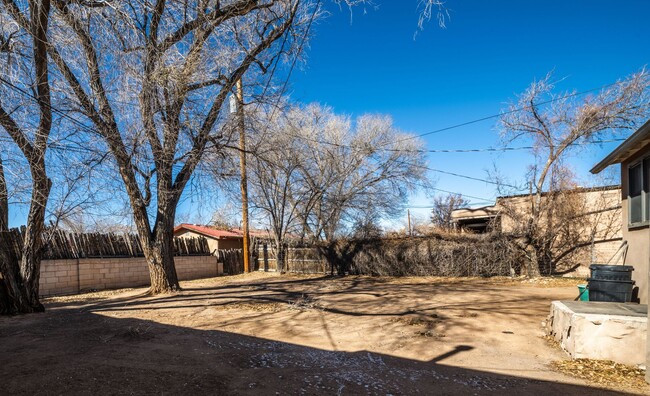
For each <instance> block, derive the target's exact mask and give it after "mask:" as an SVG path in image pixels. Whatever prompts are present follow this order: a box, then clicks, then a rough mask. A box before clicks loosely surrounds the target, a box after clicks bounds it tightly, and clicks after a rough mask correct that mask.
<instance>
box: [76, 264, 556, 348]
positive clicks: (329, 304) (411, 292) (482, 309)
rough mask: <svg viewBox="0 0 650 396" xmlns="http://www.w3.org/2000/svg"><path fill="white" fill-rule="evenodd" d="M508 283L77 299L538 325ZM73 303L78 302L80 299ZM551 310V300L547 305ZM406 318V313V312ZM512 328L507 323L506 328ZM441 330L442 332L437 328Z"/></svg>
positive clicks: (222, 289) (350, 280)
mask: <svg viewBox="0 0 650 396" xmlns="http://www.w3.org/2000/svg"><path fill="white" fill-rule="evenodd" d="M477 290H478V291H479V294H480V299H476V298H474V299H471V300H468V299H458V298H456V299H453V298H450V296H453V295H459V296H463V295H468V296H469V295H471V293H474V294H476V293H477ZM508 291H509V289H508V286H507V285H506V286H504V285H496V286H495V285H490V284H487V283H484V284H481V282H480V281H479V282H478V285H477V281H476V280H472V281H471V282H470V281H467V282H465V281H462V282H458V281H454V282H438V283H433V284H427V283H421V282H419V283H418V282H412V283H411V282H405V283H389V282H386V281H385V280H384V279H381V278H359V277H344V278H341V277H330V276H326V277H318V278H308V279H298V280H295V279H290V280H286V279H282V278H273V279H272V280H271V281H267V282H257V281H256V282H249V283H239V284H228V285H222V286H218V287H206V288H196V287H194V288H185V289H184V290H183V291H182V292H180V293H176V294H171V295H163V296H154V297H142V296H131V297H126V298H120V297H117V298H113V299H110V300H108V301H100V302H94V303H79V304H76V305H77V306H78V307H80V309H82V310H87V311H90V312H104V313H109V312H127V311H139V310H142V309H146V310H151V311H156V310H159V311H166V312H170V313H173V311H174V310H178V309H195V310H205V309H229V308H231V307H236V306H241V304H249V305H250V304H257V305H258V308H261V309H259V310H258V311H257V312H255V311H252V312H251V313H250V315H249V316H246V317H245V318H242V319H241V320H237V319H233V320H231V321H230V324H233V325H235V324H241V325H246V326H248V328H249V330H250V331H255V330H256V327H257V328H259V329H262V328H264V327H265V326H269V325H268V323H267V321H266V318H267V317H268V316H269V312H268V311H267V310H265V309H264V307H265V305H266V306H267V307H268V306H270V305H271V304H277V305H281V306H282V307H284V308H287V307H288V308H302V307H303V306H305V305H310V306H307V308H311V309H313V310H315V311H318V312H319V313H322V314H333V315H343V316H347V317H357V318H362V317H368V318H372V317H376V318H385V321H395V320H401V321H402V322H404V323H407V324H422V325H423V326H425V327H427V328H426V329H423V330H422V332H421V333H422V334H423V335H427V334H433V333H431V332H430V331H431V330H434V329H435V331H436V334H444V333H446V331H447V330H449V329H451V328H464V329H466V330H468V331H483V330H484V329H483V328H482V323H481V321H480V320H468V317H469V318H471V317H479V316H482V315H489V316H490V317H491V318H492V319H499V318H502V319H503V320H504V321H506V320H508V318H510V317H514V316H516V318H517V320H518V321H519V322H523V323H529V324H530V325H531V326H539V320H540V316H542V317H543V315H545V313H540V312H539V310H537V311H536V310H534V309H531V304H530V302H531V297H530V296H527V295H523V296H522V295H518V296H509V297H504V296H508ZM422 295H426V296H427V297H428V298H427V301H426V302H413V303H412V304H411V306H409V305H408V304H405V301H408V300H409V299H411V298H412V299H414V300H415V298H418V297H420V296H422ZM73 305H74V304H73ZM544 309H545V310H547V309H548V308H547V307H545V308H544ZM304 311H305V310H303V309H297V310H294V311H293V315H290V317H288V318H285V320H284V322H283V323H281V324H277V323H276V324H274V325H275V326H278V325H282V326H284V327H285V328H286V329H287V330H291V329H292V328H294V327H296V328H298V327H300V323H299V322H300V320H302V319H301V318H299V317H300V316H301V315H302V314H303V313H304ZM400 318H401V319H400ZM504 330H507V329H504ZM434 335H435V334H434Z"/></svg>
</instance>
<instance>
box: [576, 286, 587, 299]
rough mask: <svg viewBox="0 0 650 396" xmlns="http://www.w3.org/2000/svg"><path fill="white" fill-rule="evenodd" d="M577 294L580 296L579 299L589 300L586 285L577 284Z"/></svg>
mask: <svg viewBox="0 0 650 396" xmlns="http://www.w3.org/2000/svg"><path fill="white" fill-rule="evenodd" d="M578 292H579V293H580V294H578V296H579V297H580V301H589V289H587V285H578Z"/></svg>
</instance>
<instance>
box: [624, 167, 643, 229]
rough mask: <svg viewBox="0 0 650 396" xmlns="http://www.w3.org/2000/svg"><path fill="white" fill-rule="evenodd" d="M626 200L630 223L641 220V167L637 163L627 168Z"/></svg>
mask: <svg viewBox="0 0 650 396" xmlns="http://www.w3.org/2000/svg"><path fill="white" fill-rule="evenodd" d="M628 172H629V174H628V176H629V187H628V201H629V205H630V206H629V208H630V224H634V223H641V222H643V167H642V164H637V165H634V166H631V167H630V168H629V171H628Z"/></svg>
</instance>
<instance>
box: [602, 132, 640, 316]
mask: <svg viewBox="0 0 650 396" xmlns="http://www.w3.org/2000/svg"><path fill="white" fill-rule="evenodd" d="M613 164H621V199H622V207H623V210H622V223H623V239H624V240H626V241H627V243H628V251H627V258H626V261H625V263H626V264H628V265H632V266H634V271H633V272H632V279H633V280H634V281H636V286H638V287H639V299H640V300H641V303H643V304H647V303H648V264H649V263H650V228H649V226H650V120H649V121H648V122H646V123H645V124H644V125H643V126H642V127H641V128H639V130H638V131H636V132H635V133H634V134H632V135H631V136H630V137H629V138H628V139H627V140H625V141H624V142H623V143H622V144H621V145H620V146H618V147H617V148H616V149H615V150H614V151H612V152H611V153H610V154H609V155H608V156H607V157H605V159H603V160H602V161H600V162H599V163H598V164H597V165H596V166H594V167H593V169H591V172H592V173H599V172H600V171H602V170H603V169H605V168H606V167H608V166H610V165H613Z"/></svg>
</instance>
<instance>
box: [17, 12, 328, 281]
mask: <svg viewBox="0 0 650 396" xmlns="http://www.w3.org/2000/svg"><path fill="white" fill-rule="evenodd" d="M4 4H5V6H6V8H7V10H8V11H9V12H10V13H11V15H12V16H13V18H14V20H15V21H16V22H17V23H18V24H19V25H20V26H21V27H22V28H23V29H25V30H27V31H31V30H29V27H30V26H29V20H28V19H27V18H26V17H24V15H23V13H22V10H23V8H24V7H23V6H22V5H21V4H19V3H18V2H16V1H10V0H4ZM52 4H53V11H54V13H53V16H52V22H53V23H52V29H51V30H52V32H51V35H52V36H53V37H55V39H53V40H51V41H49V42H48V41H45V40H43V41H42V43H43V45H44V47H43V49H44V50H46V51H47V53H48V54H49V56H50V58H51V59H52V62H53V63H54V65H56V68H57V69H58V70H59V72H60V73H61V75H62V76H63V80H64V81H65V83H66V84H67V86H68V88H69V98H70V102H71V103H70V107H73V108H75V109H76V111H77V112H78V113H79V114H82V115H83V116H85V117H86V118H87V119H88V120H89V121H90V122H91V123H92V125H93V127H94V129H95V130H96V133H97V134H99V135H100V136H101V137H102V138H103V139H104V141H105V142H106V145H107V146H108V149H109V151H110V153H111V155H112V157H113V160H114V162H115V164H116V165H117V168H118V169H119V173H120V176H121V179H122V182H123V184H124V187H125V189H126V192H127V195H128V198H129V201H130V206H131V210H132V213H133V218H134V221H135V225H136V229H137V231H138V234H139V236H140V238H141V242H142V245H143V249H144V253H145V257H146V258H147V262H148V265H149V271H150V275H151V288H150V292H151V293H158V292H163V291H169V290H176V289H178V287H179V286H178V278H177V275H176V270H175V267H174V261H173V251H172V248H173V247H172V246H173V245H172V239H173V225H174V218H175V213H176V206H177V203H178V201H179V199H180V198H181V195H182V194H183V191H184V188H185V186H186V185H187V183H188V181H189V180H190V178H191V177H192V174H193V172H194V170H195V169H196V167H197V165H198V164H199V162H200V160H201V158H202V156H203V154H204V152H205V150H206V148H207V147H209V146H211V145H213V146H218V145H220V143H221V142H220V134H219V130H220V128H221V127H220V125H221V124H222V121H223V114H222V107H223V105H224V103H225V101H226V98H227V95H228V93H229V92H230V91H231V90H232V89H233V87H234V85H235V82H236V81H237V80H238V79H240V78H242V77H243V76H244V74H245V73H247V72H252V71H253V70H252V69H251V67H252V66H256V67H257V69H255V70H256V71H257V72H260V71H261V72H264V71H266V70H268V69H269V68H270V67H271V65H273V64H274V63H275V62H276V60H277V57H279V56H282V55H283V54H284V53H287V52H288V51H295V50H296V49H297V48H296V47H298V45H295V44H296V43H298V42H300V41H301V39H302V38H304V36H305V34H306V33H305V30H306V29H307V28H308V26H309V25H310V23H311V20H312V19H313V18H314V17H315V16H317V15H318V13H319V10H318V8H317V5H316V4H314V3H312V2H310V1H298V0H282V1H263V2H260V1H251V0H240V1H233V2H228V3H222V2H219V1H216V2H215V1H189V0H187V1H174V2H172V1H163V0H160V1H155V2H150V1H124V2H70V1H62V0H61V1H53V2H52ZM251 78H252V77H251Z"/></svg>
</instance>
